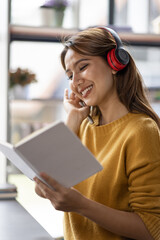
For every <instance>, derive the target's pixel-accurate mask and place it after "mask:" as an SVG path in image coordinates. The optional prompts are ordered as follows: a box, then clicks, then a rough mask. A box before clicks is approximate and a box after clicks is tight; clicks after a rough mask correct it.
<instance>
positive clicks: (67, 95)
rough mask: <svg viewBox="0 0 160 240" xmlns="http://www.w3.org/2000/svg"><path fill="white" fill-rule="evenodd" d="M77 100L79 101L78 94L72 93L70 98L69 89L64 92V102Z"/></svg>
mask: <svg viewBox="0 0 160 240" xmlns="http://www.w3.org/2000/svg"><path fill="white" fill-rule="evenodd" d="M76 99H79V98H78V97H77V96H76V94H75V93H74V92H71V94H70V96H69V91H68V89H67V88H66V89H65V90H64V101H65V100H76Z"/></svg>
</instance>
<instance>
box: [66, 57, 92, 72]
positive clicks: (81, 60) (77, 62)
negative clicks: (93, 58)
mask: <svg viewBox="0 0 160 240" xmlns="http://www.w3.org/2000/svg"><path fill="white" fill-rule="evenodd" d="M87 60H90V59H89V58H81V59H79V60H78V61H76V62H75V63H74V64H73V65H74V67H76V66H77V65H78V64H79V63H80V62H83V61H87ZM69 71H70V69H67V70H66V73H67V72H69Z"/></svg>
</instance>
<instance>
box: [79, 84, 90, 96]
mask: <svg viewBox="0 0 160 240" xmlns="http://www.w3.org/2000/svg"><path fill="white" fill-rule="evenodd" d="M92 87H93V86H89V87H87V88H86V89H85V90H84V91H82V92H81V94H82V96H85V95H86V93H87V92H88V91H89V90H91V89H92Z"/></svg>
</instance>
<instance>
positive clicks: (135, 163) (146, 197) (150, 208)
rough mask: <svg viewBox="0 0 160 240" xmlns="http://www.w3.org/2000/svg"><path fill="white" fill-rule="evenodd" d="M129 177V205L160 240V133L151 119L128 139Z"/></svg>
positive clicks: (135, 128) (154, 236)
mask: <svg viewBox="0 0 160 240" xmlns="http://www.w3.org/2000/svg"><path fill="white" fill-rule="evenodd" d="M127 144H128V145H127V153H126V173H127V176H128V179H129V180H128V185H129V186H128V187H129V205H130V207H131V209H132V210H133V211H134V212H135V213H137V214H138V215H139V216H140V217H141V219H142V220H143V222H144V224H145V225H146V227H147V229H148V230H149V232H150V233H151V235H152V236H153V238H154V239H155V240H158V239H160V132H159V129H158V127H157V125H156V124H155V122H154V121H153V120H152V119H149V118H148V119H145V120H144V122H143V123H142V122H141V124H139V123H137V124H136V126H134V128H133V130H132V131H131V133H129V136H128V143H127Z"/></svg>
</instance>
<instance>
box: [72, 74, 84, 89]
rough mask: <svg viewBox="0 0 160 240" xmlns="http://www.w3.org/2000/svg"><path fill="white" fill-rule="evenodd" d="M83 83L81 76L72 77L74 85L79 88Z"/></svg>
mask: <svg viewBox="0 0 160 240" xmlns="http://www.w3.org/2000/svg"><path fill="white" fill-rule="evenodd" d="M81 83H83V79H82V78H81V74H79V73H74V74H73V77H72V84H73V85H74V86H75V87H77V86H78V85H79V84H81Z"/></svg>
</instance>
